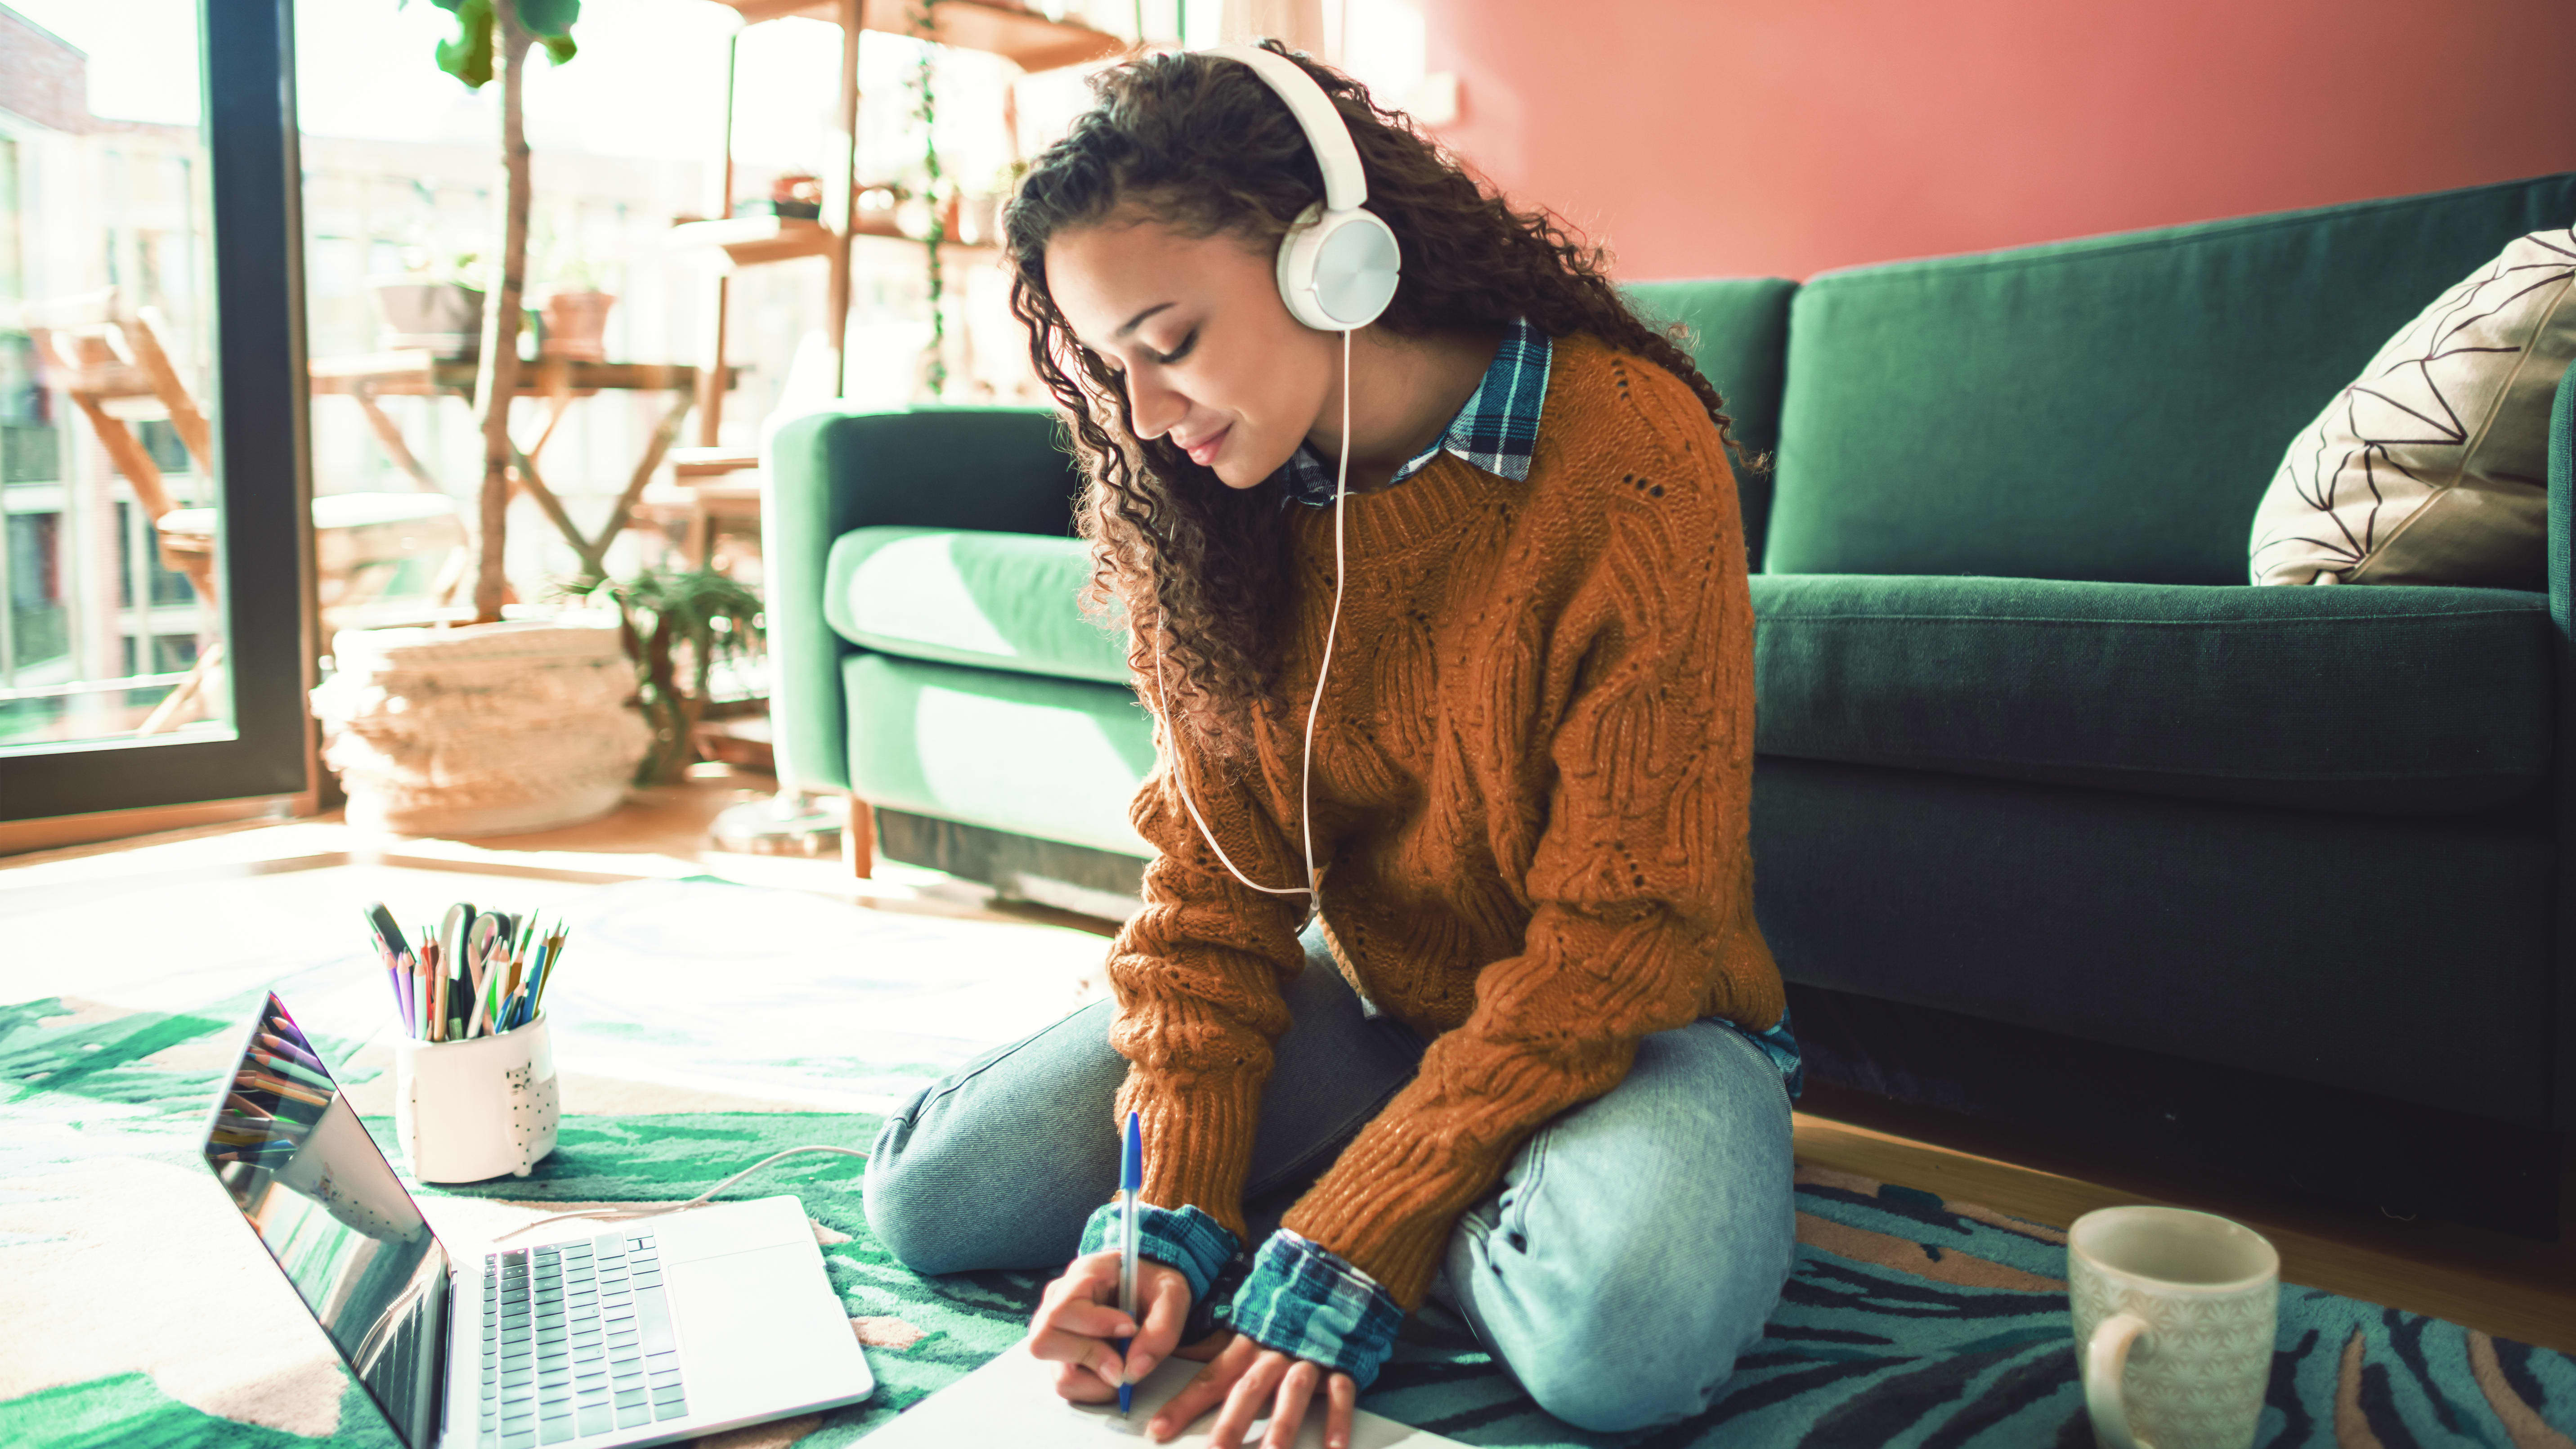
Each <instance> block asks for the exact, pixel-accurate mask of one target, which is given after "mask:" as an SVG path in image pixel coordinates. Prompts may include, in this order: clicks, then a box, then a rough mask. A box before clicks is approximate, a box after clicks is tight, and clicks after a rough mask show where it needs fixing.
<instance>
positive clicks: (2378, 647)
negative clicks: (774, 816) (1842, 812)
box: [1752, 574, 2554, 814]
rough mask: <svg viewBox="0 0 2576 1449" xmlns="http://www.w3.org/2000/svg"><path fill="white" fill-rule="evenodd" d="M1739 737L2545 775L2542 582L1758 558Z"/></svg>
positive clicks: (2095, 774)
mask: <svg viewBox="0 0 2576 1449" xmlns="http://www.w3.org/2000/svg"><path fill="white" fill-rule="evenodd" d="M1752 587H1753V611H1754V616H1755V619H1756V621H1757V622H1756V629H1755V650H1754V661H1755V665H1754V667H1755V679H1756V683H1755V690H1756V698H1757V700H1758V707H1757V713H1756V718H1757V720H1758V724H1757V726H1756V732H1755V747H1756V748H1757V750H1759V751H1760V752H1761V753H1763V754H1766V755H1776V756H1789V757H1795V758H1800V759H1810V760H1833V761H1840V762H1844V763H1850V764H1867V765H1892V766H1905V767H1910V768H1915V769H1923V770H1935V771H1942V772H1946V773H1952V774H1967V775H1988V776H1997V777H2002V778H2006V779H2018V780H2034V781H2048V782H2058V783H2070V784H2085V785H2094V786H2101V787H2105V788H2110V789H2119V790H2135V791H2143V792H2148V793H2153V794H2163V795H2187V796H2198V797H2202V798H2207V799H2219V800H2237V801H2246V802H2259V803H2269V804H2279V805H2294V806H2301V807H2307V808H2313V809H2321V810H2338V811H2352V812H2360V813H2370V814H2420V813H2439V812H2452V811H2469V810H2477V809H2483V808H2486V807H2490V806H2495V805H2499V804H2502V803H2504V802H2507V801H2510V800H2513V799H2515V798H2517V797H2520V796H2523V795H2526V794H2528V793H2530V792H2531V791H2532V790H2534V789H2535V788H2536V787H2537V786H2538V785H2539V784H2540V783H2541V782H2542V781H2543V780H2544V779H2545V778H2546V777H2547V775H2548V772H2549V765H2550V754H2551V742H2552V741H2551V720H2552V719H2553V718H2554V711H2553V708H2552V702H2551V701H2552V693H2551V692H2552V689H2553V687H2554V686H2553V683H2552V674H2551V670H2550V658H2551V654H2550V650H2551V638H2552V634H2551V630H2550V623H2549V599H2548V596H2547V595H2545V594H2532V593H2522V592H2519V591H2516V590H2511V589H2456V588H2392V589H2361V588H2305V589H2262V588H2255V587H2253V586H2251V585H2243V584H2240V585H2234V586H2229V587H2213V588H2200V587H2190V586H2182V585H2158V584H2100V583H2079V582H2065V581H2049V580H2038V579H1993V578H1954V577H1910V576H1891V575H1876V574H1762V575H1756V576H1755V577H1754V578H1753V580H1752Z"/></svg>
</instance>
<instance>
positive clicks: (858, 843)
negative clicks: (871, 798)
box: [841, 795, 877, 880]
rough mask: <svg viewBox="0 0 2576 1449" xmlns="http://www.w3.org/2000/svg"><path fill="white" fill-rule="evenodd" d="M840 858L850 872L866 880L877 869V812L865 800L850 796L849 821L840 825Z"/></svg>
mask: <svg viewBox="0 0 2576 1449" xmlns="http://www.w3.org/2000/svg"><path fill="white" fill-rule="evenodd" d="M841 859H843V860H845V861H847V862H849V865H850V874H851V876H852V877H854V878H856V879H858V880H866V879H868V878H869V877H870V876H873V875H875V874H876V871H877V812H876V810H875V808H874V807H872V806H870V805H869V804H868V802H867V801H865V800H862V799H860V798H859V797H858V796H856V795H853V796H851V797H850V822H849V824H847V825H845V826H843V827H841Z"/></svg>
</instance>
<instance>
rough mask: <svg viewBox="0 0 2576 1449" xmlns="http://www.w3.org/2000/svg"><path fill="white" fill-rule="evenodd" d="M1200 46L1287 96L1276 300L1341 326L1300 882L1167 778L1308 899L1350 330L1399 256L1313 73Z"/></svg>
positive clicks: (1305, 318)
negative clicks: (1314, 196)
mask: <svg viewBox="0 0 2576 1449" xmlns="http://www.w3.org/2000/svg"><path fill="white" fill-rule="evenodd" d="M1200 54H1203V55H1214V56H1222V57H1224V58H1226V59H1228V60H1239V61H1241V62H1243V63H1244V64H1245V65H1248V66H1250V67H1252V73H1253V74H1254V75H1257V76H1259V77H1261V79H1262V81H1263V82H1264V83H1265V84H1267V85H1268V86H1269V87H1270V89H1272V90H1273V91H1276V92H1278V94H1279V98H1280V99H1281V100H1283V101H1286V102H1287V103H1288V112H1289V114H1290V115H1293V116H1295V117H1296V118H1297V125H1298V128H1299V129H1300V130H1303V131H1304V132H1305V133H1306V144H1307V145H1308V146H1309V147H1310V148H1312V149H1313V151H1314V153H1315V160H1316V163H1317V164H1318V165H1320V166H1321V167H1322V168H1323V172H1324V199H1323V200H1322V201H1321V202H1318V203H1316V204H1314V205H1312V206H1309V207H1307V208H1306V210H1305V212H1304V213H1303V214H1302V215H1300V216H1299V217H1298V218H1297V220H1296V221H1295V223H1293V224H1292V225H1291V226H1290V227H1289V228H1288V234H1287V235H1286V236H1285V237H1283V238H1281V239H1280V242H1279V268H1278V271H1279V299H1280V300H1281V301H1283V302H1286V303H1287V304H1288V315H1290V316H1292V317H1294V318H1296V319H1297V320H1298V321H1300V322H1302V323H1304V324H1306V325H1307V326H1309V327H1312V328H1314V329H1315V330H1316V331H1319V332H1339V333H1341V334H1342V459H1341V466H1340V468H1339V470H1338V471H1337V472H1336V473H1335V475H1334V478H1333V618H1332V622H1331V623H1330V624H1329V625H1327V626H1326V627H1325V630H1324V658H1323V662H1322V663H1321V664H1319V665H1317V666H1316V669H1315V697H1314V699H1313V700H1312V701H1311V702H1309V703H1308V705H1307V706H1306V752H1305V757H1304V760H1303V762H1302V763H1301V764H1300V766H1299V771H1298V784H1297V798H1298V809H1297V814H1298V822H1297V823H1298V829H1299V831H1300V833H1301V834H1302V835H1303V837H1304V843H1305V848H1306V884H1304V885H1303V886H1266V885H1255V884H1254V883H1253V882H1252V880H1251V879H1250V878H1249V877H1247V876H1245V875H1244V873H1243V872H1242V871H1240V870H1237V869H1235V864H1234V859H1233V857H1231V856H1229V855H1227V854H1226V853H1225V847H1224V846H1221V845H1219V844H1217V843H1216V832H1214V831H1212V830H1210V829H1208V823H1207V817H1205V816H1203V815H1201V814H1199V807H1198V804H1197V802H1195V801H1193V800H1191V799H1190V790H1189V786H1188V785H1186V784H1184V783H1182V780H1181V770H1180V763H1179V760H1178V758H1177V757H1176V758H1175V759H1174V760H1173V762H1172V784H1173V785H1174V786H1175V787H1177V788H1178V789H1179V790H1180V792H1181V803H1182V804H1183V805H1185V806H1187V807H1189V812H1190V818H1191V819H1192V820H1194V821H1197V822H1198V827H1199V834H1200V835H1201V836H1203V837H1205V838H1206V840H1207V843H1208V849H1210V850H1213V851H1215V852H1216V858H1217V859H1219V860H1221V861H1224V862H1225V868H1226V869H1227V870H1229V871H1233V873H1234V878H1235V879H1236V880H1239V881H1242V882H1243V883H1244V884H1245V885H1247V886H1250V887H1251V888H1252V889H1254V890H1257V891H1262V892H1265V893H1267V894H1270V895H1277V896H1287V895H1297V894H1299V893H1300V892H1302V893H1303V894H1304V895H1305V896H1306V899H1307V901H1308V903H1309V906H1310V908H1311V907H1312V906H1313V905H1314V904H1315V903H1316V902H1317V901H1318V899H1319V898H1318V897H1317V896H1316V894H1315V832H1314V829H1313V827H1312V825H1311V823H1310V821H1311V818H1312V816H1313V814H1314V794H1313V790H1312V785H1313V781H1314V775H1315V715H1316V712H1317V711H1318V710H1320V709H1322V708H1323V704H1324V679H1325V675H1326V673H1327V671H1329V670H1330V669H1331V668H1332V667H1333V640H1334V637H1335V636H1336V635H1337V634H1339V633H1340V632H1341V624H1342V584H1343V582H1344V581H1345V580H1346V579H1347V578H1348V577H1349V571H1348V570H1347V569H1346V568H1345V567H1344V565H1343V561H1342V497H1343V493H1344V489H1345V485H1346V484H1347V483H1348V482H1349V480H1350V472H1351V333H1352V331H1353V330H1355V329H1357V328H1361V327H1365V326H1367V325H1368V324H1370V323H1371V322H1374V321H1376V320H1377V318H1378V314H1380V313H1382V312H1384V311H1385V310H1386V304H1387V303H1388V302H1390V301H1393V300H1394V298H1395V284H1396V278H1397V273H1398V271H1399V269H1400V266H1401V262H1402V257H1401V255H1400V253H1399V250H1398V248H1397V247H1396V244H1395V232H1394V230H1393V229H1392V228H1390V227H1388V226H1387V224H1386V222H1385V220H1384V219H1383V218H1381V217H1379V216H1378V215H1377V214H1376V213H1375V212H1372V211H1366V210H1363V209H1362V207H1363V205H1364V203H1366V202H1367V201H1368V174H1367V173H1366V172H1365V171H1363V170H1361V168H1360V153H1359V148H1358V147H1356V146H1354V145H1352V144H1351V133H1350V128H1349V127H1347V126H1345V125H1343V124H1342V114H1341V112H1340V111H1338V110H1335V109H1334V108H1333V101H1332V98H1331V97H1330V96H1327V95H1325V94H1324V88H1323V87H1322V86H1319V85H1317V84H1315V78H1314V77H1313V76H1310V75H1308V74H1306V72H1305V69H1304V68H1303V67H1301V66H1299V65H1298V64H1297V63H1296V62H1295V61H1293V60H1290V59H1288V58H1287V57H1286V56H1283V55H1280V54H1278V53H1277V52H1275V51H1268V50H1263V49H1261V48H1260V47H1259V46H1253V45H1218V46H1210V47H1209V48H1208V49H1206V50H1204V51H1201V52H1200ZM1161 619H1162V615H1161V613H1160V612H1159V611H1157V613H1156V615H1155V620H1156V626H1157V633H1156V635H1155V644H1156V647H1155V651H1154V688H1155V692H1156V694H1157V695H1158V696H1160V697H1161V699H1162V701H1163V718H1164V719H1165V720H1166V721H1169V720H1170V719H1171V717H1172V702H1171V696H1170V695H1169V694H1168V693H1165V692H1164V686H1163V654H1162V648H1161V639H1162V636H1161V633H1160V632H1159V630H1160V625H1161Z"/></svg>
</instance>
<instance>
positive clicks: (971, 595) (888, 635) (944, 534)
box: [823, 527, 1127, 686]
mask: <svg viewBox="0 0 2576 1449" xmlns="http://www.w3.org/2000/svg"><path fill="white" fill-rule="evenodd" d="M1090 576H1091V546H1090V545H1089V544H1088V543H1086V542H1085V541H1083V540H1082V539H1078V538H1054V537H1048V536H1044V535H1040V534H1034V533H988V532H985V531H982V530H979V529H951V528H894V527H876V528H854V529H851V530H850V531H849V532H848V533H845V534H843V535H841V538H840V541H839V542H837V543H835V544H833V545H832V556H831V559H830V560H829V562H828V563H827V564H826V565H825V568H824V583H823V617H824V618H825V619H826V620H827V621H829V622H830V624H831V626H832V628H833V631H834V632H836V633H838V634H839V635H840V636H841V637H842V638H844V639H847V640H849V641H850V642H851V643H853V644H857V645H861V646H863V647H866V648H869V649H878V650H883V651H884V652H886V653H888V654H901V655H904V656H905V657H907V658H912V659H937V660H942V661H945V662H946V663H950V664H970V665H976V666H980V667H983V668H987V669H1010V670H1017V671H1019V672H1021V673H1023V674H1051V675H1055V676H1058V677H1060V678H1064V679H1089V680H1096V681H1098V682H1100V683H1103V684H1116V685H1121V686H1124V685H1125V684H1126V683H1127V633H1126V631H1125V630H1123V629H1120V630H1116V631H1112V630H1109V629H1105V628H1102V627H1101V626H1099V625H1097V624H1094V623H1092V622H1091V621H1090V620H1088V619H1086V618H1084V617H1083V615H1082V613H1081V611H1080V609H1079V608H1078V607H1076V605H1075V603H1074V596H1075V594H1076V593H1078V592H1079V591H1080V590H1081V588H1082V585H1083V582H1084V580H1086V579H1088V578H1090Z"/></svg>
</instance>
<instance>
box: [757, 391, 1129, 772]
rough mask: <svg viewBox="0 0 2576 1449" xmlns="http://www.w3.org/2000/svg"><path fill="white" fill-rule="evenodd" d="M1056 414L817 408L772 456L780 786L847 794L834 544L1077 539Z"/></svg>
mask: <svg viewBox="0 0 2576 1449" xmlns="http://www.w3.org/2000/svg"><path fill="white" fill-rule="evenodd" d="M1059 437H1060V426H1059V423H1058V421H1057V418H1056V414H1055V412H1054V410H1053V409H1050V408H1002V407H945V406H930V407H917V408H903V409H894V410H880V411H868V412H839V411H835V412H821V413H812V414H808V415H806V416H804V417H800V418H796V419H794V420H792V421H790V422H787V423H784V424H782V425H780V426H779V427H778V428H777V429H776V431H774V432H773V433H772V434H771V435H770V439H769V443H768V446H767V448H766V450H765V451H766V452H767V454H768V457H767V460H766V461H767V463H768V467H767V468H766V470H765V474H766V478H767V482H766V484H765V486H764V487H763V490H762V494H761V507H760V534H761V555H762V571H763V574H764V577H765V580H766V583H765V592H766V595H767V609H768V616H769V658H770V718H771V721H772V728H773V730H774V732H775V735H774V744H775V748H776V750H777V755H778V778H779V783H780V784H781V785H784V786H787V787H790V788H795V789H832V790H846V789H848V788H849V787H850V763H849V760H850V733H849V713H848V710H847V708H846V707H845V705H844V703H843V701H842V698H841V659H842V657H843V656H844V655H846V654H848V653H850V652H851V651H852V650H853V649H854V648H855V647H856V646H853V645H851V644H849V643H847V642H846V641H844V640H843V639H842V638H841V637H840V636H839V635H838V634H835V633H834V632H832V629H831V626H830V625H828V624H826V623H825V622H824V619H823V580H824V567H825V561H826V560H827V559H828V558H829V557H830V555H831V552H832V544H833V542H834V541H835V540H837V539H839V538H840V536H841V535H842V534H844V533H847V532H849V531H850V530H851V529H853V528H862V527H866V526H868V525H871V524H896V525H911V526H915V527H924V528H975V529H988V530H993V531H998V532H1009V533H1038V534H1052V535H1056V536H1059V537H1062V536H1069V535H1071V534H1073V533H1074V531H1075V529H1074V515H1073V505H1074V498H1075V495H1076V493H1077V492H1078V491H1079V488H1080V480H1079V477H1078V475H1077V474H1076V473H1075V471H1074V468H1073V460H1072V458H1071V456H1070V455H1069V454H1068V453H1067V452H1066V451H1065V450H1064V448H1063V446H1062V445H1061V444H1060V442H1059V441H1058V440H1059Z"/></svg>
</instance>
